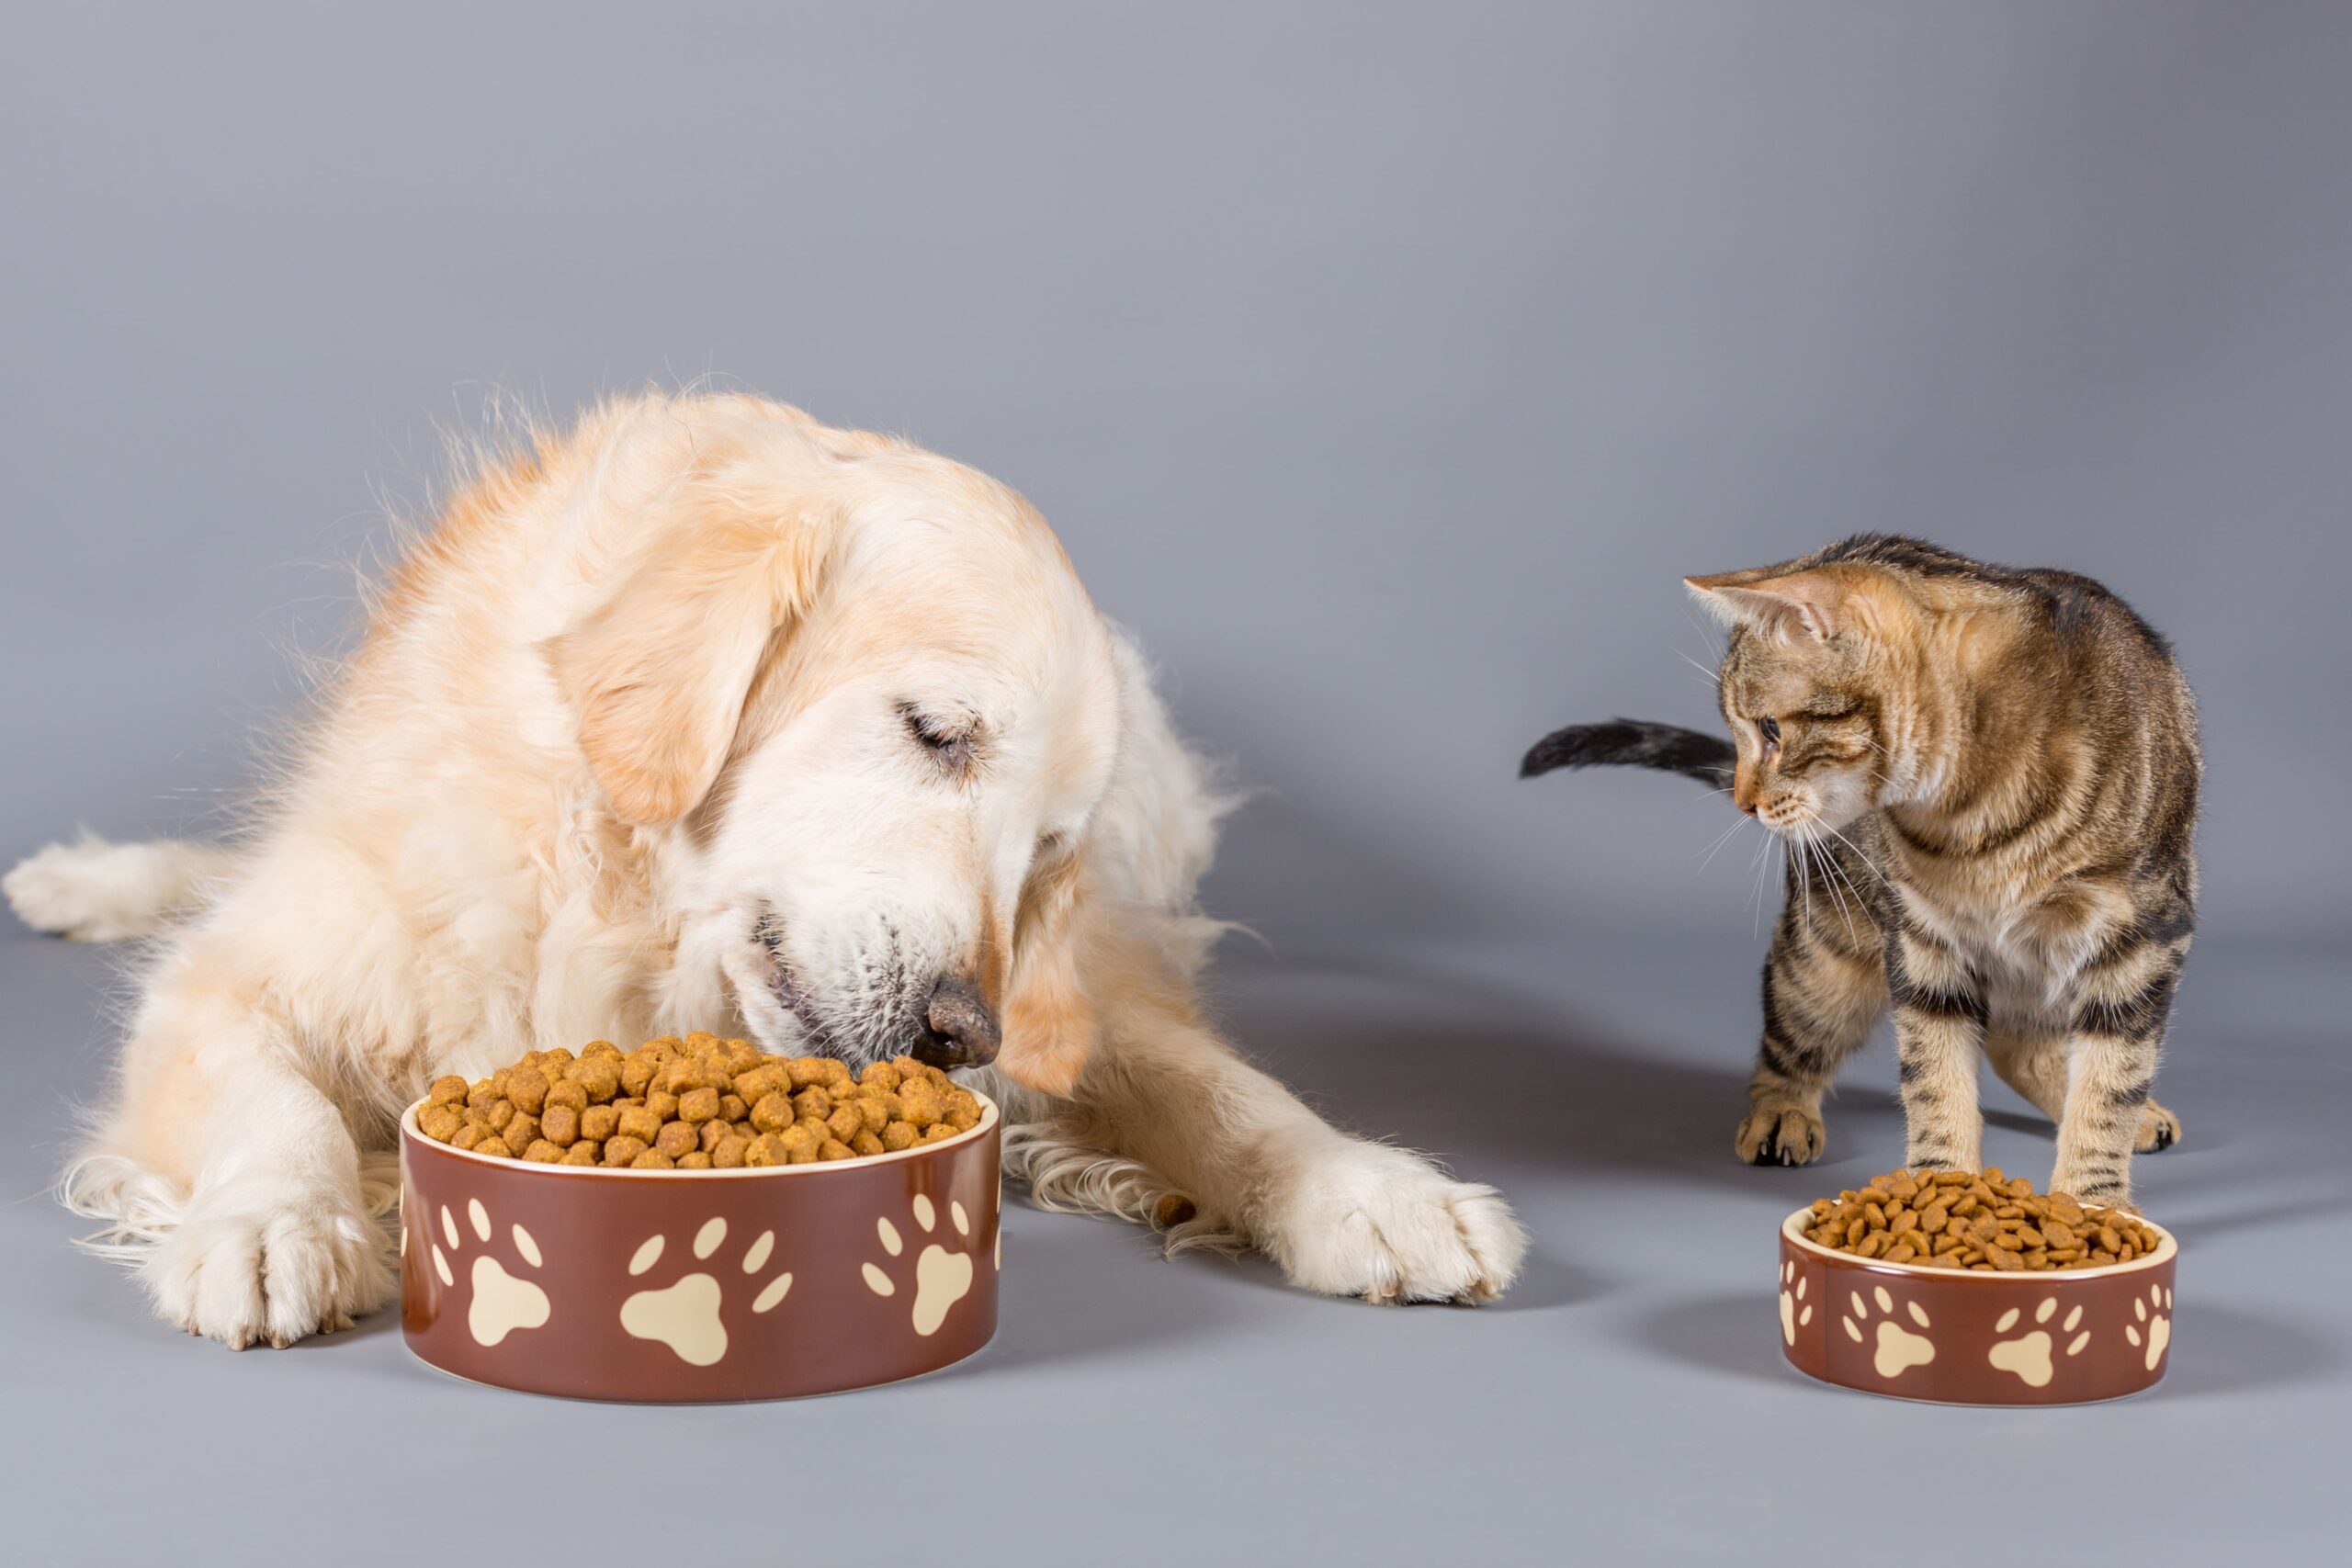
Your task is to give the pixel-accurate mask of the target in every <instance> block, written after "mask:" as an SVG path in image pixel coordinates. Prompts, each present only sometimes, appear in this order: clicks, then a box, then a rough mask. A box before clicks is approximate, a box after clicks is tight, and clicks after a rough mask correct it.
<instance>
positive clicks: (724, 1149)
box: [710, 1133, 752, 1170]
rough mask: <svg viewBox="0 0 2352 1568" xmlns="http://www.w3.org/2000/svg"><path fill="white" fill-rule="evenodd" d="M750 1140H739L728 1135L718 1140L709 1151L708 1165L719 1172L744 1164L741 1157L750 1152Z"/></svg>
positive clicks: (732, 1135) (733, 1135)
mask: <svg viewBox="0 0 2352 1568" xmlns="http://www.w3.org/2000/svg"><path fill="white" fill-rule="evenodd" d="M751 1147H752V1140H751V1139H749V1138H739V1137H737V1136H736V1135H735V1134H732V1133H729V1134H727V1136H725V1137H723V1138H721V1139H719V1140H718V1145H716V1146H715V1147H713V1148H712V1150H711V1151H710V1163H711V1165H712V1166H713V1167H714V1168H717V1169H719V1170H733V1169H735V1168H738V1167H740V1166H741V1165H742V1164H743V1163H744V1159H743V1156H745V1155H746V1154H748V1153H750V1152H751Z"/></svg>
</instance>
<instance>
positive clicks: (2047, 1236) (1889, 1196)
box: [1804, 1167, 2157, 1274]
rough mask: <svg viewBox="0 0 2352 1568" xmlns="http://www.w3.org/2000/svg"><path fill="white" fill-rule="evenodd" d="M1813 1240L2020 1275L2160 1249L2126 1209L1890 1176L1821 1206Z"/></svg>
mask: <svg viewBox="0 0 2352 1568" xmlns="http://www.w3.org/2000/svg"><path fill="white" fill-rule="evenodd" d="M1804 1235H1805V1239H1806V1240H1807V1241H1810V1242H1814V1243H1815V1244H1817V1245H1819V1246H1822V1247H1829V1248H1830V1249H1832V1250H1833V1251H1838V1252H1850V1253H1852V1254H1853V1255H1854V1256H1855V1257H1857V1258H1876V1259H1878V1260H1879V1261H1881V1262H1884V1263H1904V1264H1908V1265H1910V1266H1911V1267H1913V1268H1915V1269H1974V1270H1976V1271H1978V1272H1983V1273H2005V1274H2006V1273H2019V1272H2032V1271H2040V1270H2042V1269H2103V1268H2106V1267H2107V1266H2108V1265H2109V1264H2113V1263H2129V1262H2131V1260H2132V1259H2133V1258H2143V1257H2146V1256H2147V1255H2148V1254H2150V1253H2152V1252H2154V1251H2155V1249H2156V1243H2157V1236H2156V1233H2155V1232H2154V1230H2153V1229H2151V1228H2150V1227H2149V1226H2148V1225H2146V1224H2143V1222H2142V1221H2141V1219H2140V1216H2139V1215H2137V1214H2134V1213H2130V1212H2129V1211H2127V1210H2122V1209H2106V1208H2100V1207H2098V1205H2096V1204H2093V1205H2088V1206H2086V1205H2084V1204H2082V1203H2078V1202H2076V1201H2075V1200H2074V1199H2072V1198H2070V1197H2068V1196H2066V1194H2064V1193H2063V1192H2051V1193H2036V1192H2035V1191H2034V1190H2033V1183H2032V1182H2030V1181H2029V1180H2027V1179H2025V1178H2023V1177H2021V1176H2020V1177H2014V1178H2012V1177H2006V1176H2004V1175H2003V1174H2002V1172H2001V1170H2000V1168H1998V1167H1995V1168H1991V1169H1988V1170H1984V1171H1968V1170H1939V1171H1919V1172H1917V1173H1914V1172H1912V1171H1908V1170H1891V1171H1889V1172H1887V1173H1886V1174H1885V1175H1884V1176H1881V1177H1875V1178H1873V1179H1871V1181H1870V1182H1869V1183H1868V1184H1867V1185H1866V1186H1863V1187H1861V1188H1859V1189H1849V1190H1846V1191H1843V1192H1840V1193H1839V1194H1838V1196H1837V1197H1836V1198H1834V1199H1830V1198H1820V1199H1816V1200H1815V1201H1814V1205H1813V1217H1812V1220H1811V1221H1810V1222H1809V1223H1808V1224H1806V1226H1805V1231H1804Z"/></svg>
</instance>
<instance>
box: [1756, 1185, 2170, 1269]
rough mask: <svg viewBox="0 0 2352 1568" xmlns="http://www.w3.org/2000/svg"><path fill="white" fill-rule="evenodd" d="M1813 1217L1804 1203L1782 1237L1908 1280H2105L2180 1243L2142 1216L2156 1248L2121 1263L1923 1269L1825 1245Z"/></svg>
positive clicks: (2158, 1262) (2151, 1264)
mask: <svg viewBox="0 0 2352 1568" xmlns="http://www.w3.org/2000/svg"><path fill="white" fill-rule="evenodd" d="M1812 1218H1813V1205H1812V1204H1810V1203H1807V1204H1806V1205H1805V1206H1804V1208H1802V1209H1799V1210H1798V1211H1797V1212H1796V1213H1793V1214H1791V1215H1790V1216H1789V1217H1788V1218H1787V1219H1785V1220H1783V1221H1781V1238H1782V1239H1783V1240H1786V1241H1790V1242H1793V1243H1795V1244H1796V1246H1797V1247H1799V1248H1801V1249H1802V1250H1804V1251H1806V1252H1809V1253H1812V1254H1813V1255H1814V1256H1815V1257H1816V1258H1826V1259H1827V1260H1829V1261H1830V1262H1833V1263H1842V1264H1845V1265H1847V1266H1848V1267H1849V1268H1855V1269H1873V1270H1876V1271H1879V1272H1882V1273H1887V1274H1900V1275H1902V1276H1904V1277H1905V1279H1910V1280H1972V1281H1995V1280H2016V1281H2018V1282H2019V1283H2021V1284H2022V1283H2028V1282H2030V1283H2031V1284H2033V1285H2034V1287H2035V1288H2036V1289H2039V1288H2041V1287H2042V1286H2045V1285H2046V1286H2052V1287H2056V1286H2063V1285H2067V1284H2071V1283H2073V1282H2074V1281H2075V1280H2108V1279H2112V1278H2114V1277H2115V1276H2116V1275H2118V1274H2132V1273H2139V1272H2142V1271H2144V1270H2146V1269H2155V1268H2160V1267H2162V1266H2163V1265H2165V1264H2166V1263H2169V1262H2171V1261H2172V1260H2173V1258H2175V1257H2176V1256H2177V1255H2178V1253H2179V1251H2180V1244H2179V1243H2178V1242H2177V1241H2175V1240H2174V1239H2173V1234H2172V1232H2171V1231H2169V1230H2167V1229H2165V1227H2164V1226H2162V1225H2160V1224H2156V1223H2155V1222H2154V1221H2153V1220H2142V1221H2141V1222H2140V1224H2143V1225H2145V1226H2147V1227H2148V1229H2150V1230H2152V1231H2154V1232H2155V1233H2156V1236H2157V1241H2156V1249H2155V1250H2154V1252H2151V1253H2149V1254H2148V1255H2147V1256H2145V1257H2144V1258H2131V1259H2129V1260H2127V1261H2125V1262H2122V1263H2102V1264H2100V1265H2099V1266H2098V1268H2096V1269H2012V1270H2009V1271H2007V1272H2006V1273H2005V1272H2001V1271H1998V1270H1996V1271H1994V1272H1992V1273H1985V1272H1982V1271H1980V1270H1977V1269H1922V1268H1920V1267H1919V1266H1918V1265H1917V1264H1915V1263H1889V1262H1887V1261H1886V1260H1885V1259H1884V1258H1857V1257H1855V1256H1854V1255H1853V1254H1852V1253H1850V1252H1840V1251H1838V1249H1837V1248H1836V1247H1824V1246H1822V1245H1821V1244H1820V1243H1819V1242H1817V1241H1815V1240H1814V1239H1813V1238H1812V1237H1811V1236H1808V1235H1805V1234H1804V1230H1803V1228H1802V1222H1804V1221H1806V1220H1810V1219H1812Z"/></svg>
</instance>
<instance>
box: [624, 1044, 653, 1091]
mask: <svg viewBox="0 0 2352 1568" xmlns="http://www.w3.org/2000/svg"><path fill="white" fill-rule="evenodd" d="M661 1065H662V1064H661V1059H660V1058H659V1057H657V1056H655V1055H653V1053H651V1052H650V1051H646V1050H641V1049H640V1050H636V1051H632V1052H630V1053H629V1054H628V1055H626V1056H624V1057H622V1058H621V1066H620V1084H621V1093H623V1094H624V1095H628V1096H631V1097H637V1096H641V1095H643V1094H644V1093H645V1086H646V1085H648V1084H650V1083H651V1082H652V1081H653V1074H654V1070H655V1069H656V1068H658V1067H659V1066H661Z"/></svg>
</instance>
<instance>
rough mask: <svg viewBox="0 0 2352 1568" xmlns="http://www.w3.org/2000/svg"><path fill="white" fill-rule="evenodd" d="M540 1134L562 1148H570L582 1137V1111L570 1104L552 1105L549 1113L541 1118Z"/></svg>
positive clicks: (548, 1110)
mask: <svg viewBox="0 0 2352 1568" xmlns="http://www.w3.org/2000/svg"><path fill="white" fill-rule="evenodd" d="M539 1136H540V1137H542V1138H545V1139H546V1140H547V1141H548V1143H550V1144H553V1145H555V1146H556V1147H558V1148H560V1149H568V1148H570V1147H571V1145H573V1144H574V1143H576V1142H578V1141H579V1137H580V1112H579V1111H574V1110H573V1109H572V1108H571V1106H569V1105H550V1106H548V1109H547V1114H545V1115H544V1116H541V1117H540V1118H539Z"/></svg>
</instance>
